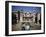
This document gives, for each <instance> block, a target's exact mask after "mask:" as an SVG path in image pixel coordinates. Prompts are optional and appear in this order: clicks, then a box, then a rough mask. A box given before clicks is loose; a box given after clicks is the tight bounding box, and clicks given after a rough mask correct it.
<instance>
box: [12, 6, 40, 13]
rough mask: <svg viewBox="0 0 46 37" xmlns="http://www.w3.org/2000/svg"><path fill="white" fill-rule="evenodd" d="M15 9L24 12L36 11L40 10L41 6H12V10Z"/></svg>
mask: <svg viewBox="0 0 46 37" xmlns="http://www.w3.org/2000/svg"><path fill="white" fill-rule="evenodd" d="M16 10H23V11H25V12H31V13H34V12H35V13H37V12H39V13H40V12H41V7H34V6H12V11H16Z"/></svg>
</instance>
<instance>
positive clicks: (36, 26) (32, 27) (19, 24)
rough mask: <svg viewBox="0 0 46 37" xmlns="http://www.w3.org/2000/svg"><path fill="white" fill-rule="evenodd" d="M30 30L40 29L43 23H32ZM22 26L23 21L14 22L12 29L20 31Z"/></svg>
mask: <svg viewBox="0 0 46 37" xmlns="http://www.w3.org/2000/svg"><path fill="white" fill-rule="evenodd" d="M30 26H31V28H30V30H40V29H41V25H40V24H35V23H33V22H32V23H30ZM21 27H22V24H21V23H18V24H14V25H12V31H20V30H21Z"/></svg>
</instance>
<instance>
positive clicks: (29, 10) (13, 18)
mask: <svg viewBox="0 0 46 37" xmlns="http://www.w3.org/2000/svg"><path fill="white" fill-rule="evenodd" d="M44 9H45V7H44V3H34V2H16V1H15V2H14V1H13V2H7V1H6V17H7V18H6V24H7V25H6V32H8V33H6V34H7V35H16V34H17V35H19V34H20V35H21V34H41V33H44V30H45V29H44V26H45V25H44V13H45V11H44Z"/></svg>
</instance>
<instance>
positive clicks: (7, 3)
mask: <svg viewBox="0 0 46 37" xmlns="http://www.w3.org/2000/svg"><path fill="white" fill-rule="evenodd" d="M9 3H29V4H42V5H44V32H43V33H27V34H12V35H9V22H8V21H9ZM34 34H45V3H37V2H22V1H21V2H20V1H5V36H18V35H34Z"/></svg>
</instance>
